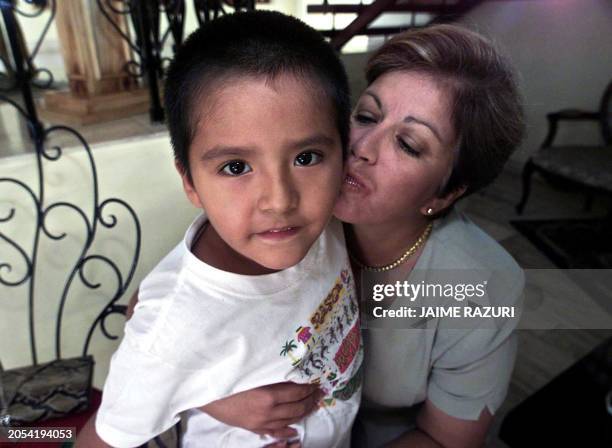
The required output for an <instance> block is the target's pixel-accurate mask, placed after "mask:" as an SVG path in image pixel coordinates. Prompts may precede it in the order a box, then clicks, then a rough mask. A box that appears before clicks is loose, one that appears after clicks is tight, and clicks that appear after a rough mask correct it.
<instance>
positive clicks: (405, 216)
mask: <svg viewBox="0 0 612 448" xmlns="http://www.w3.org/2000/svg"><path fill="white" fill-rule="evenodd" d="M456 140H457V138H456V135H455V131H454V129H453V126H452V125H451V121H450V108H449V95H448V94H447V91H446V89H445V88H444V87H443V86H442V85H441V83H438V82H436V80H435V79H434V78H433V77H431V76H429V75H426V74H422V73H417V72H411V71H397V72H390V73H387V74H385V75H382V76H381V77H379V78H378V79H377V80H376V81H375V82H374V83H372V84H371V85H370V86H369V87H368V88H367V90H366V91H365V92H364V93H363V94H362V95H361V98H360V99H359V102H358V104H357V106H356V107H355V110H354V112H353V117H352V122H351V138H350V155H349V157H348V159H347V161H346V167H345V173H346V177H345V179H344V183H343V185H342V191H341V193H340V197H339V199H338V201H337V203H336V207H335V209H334V214H335V215H336V217H338V218H339V219H341V220H342V221H345V222H349V223H353V224H382V223H391V222H396V221H397V222H414V221H413V220H414V219H415V218H416V219H419V218H421V219H422V218H423V215H424V214H425V213H426V211H427V209H428V208H430V207H431V208H433V210H434V213H435V212H438V211H440V210H441V209H442V208H444V207H445V206H446V205H448V204H447V203H446V202H445V200H444V199H440V198H438V196H437V193H438V192H439V191H440V189H441V188H442V187H443V186H444V185H445V183H446V181H447V180H448V178H449V176H450V173H451V170H452V166H453V161H454V158H455V151H454V148H455V142H456ZM451 202H452V201H451Z"/></svg>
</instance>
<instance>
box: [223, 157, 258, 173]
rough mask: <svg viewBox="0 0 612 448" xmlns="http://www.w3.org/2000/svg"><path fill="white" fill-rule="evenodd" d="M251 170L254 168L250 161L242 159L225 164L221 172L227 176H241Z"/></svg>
mask: <svg viewBox="0 0 612 448" xmlns="http://www.w3.org/2000/svg"><path fill="white" fill-rule="evenodd" d="M250 171H253V170H252V168H251V167H250V166H249V164H248V163H246V162H243V161H242V160H232V161H231V162H228V163H226V164H225V165H223V167H222V168H221V171H220V172H221V173H223V174H225V175H227V176H240V175H242V174H246V173H248V172H250Z"/></svg>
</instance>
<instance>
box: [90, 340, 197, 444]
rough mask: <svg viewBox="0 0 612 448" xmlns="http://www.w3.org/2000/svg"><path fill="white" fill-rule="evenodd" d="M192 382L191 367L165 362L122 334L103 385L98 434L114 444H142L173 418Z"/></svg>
mask: <svg viewBox="0 0 612 448" xmlns="http://www.w3.org/2000/svg"><path fill="white" fill-rule="evenodd" d="M194 384H197V378H196V372H191V371H185V370H180V369H177V368H175V367H174V366H171V365H169V364H166V363H164V362H162V361H161V359H159V358H158V357H156V356H154V355H151V354H149V353H147V352H146V351H144V350H142V349H140V348H138V347H136V346H134V345H133V344H132V343H130V340H129V338H126V339H124V340H123V341H122V343H121V345H120V346H119V349H118V350H117V351H116V352H115V354H114V355H113V357H112V359H111V365H110V370H109V374H108V377H107V379H106V383H105V385H104V391H103V394H102V404H101V405H100V408H99V410H98V415H97V417H96V432H97V433H98V436H99V437H100V438H101V439H102V440H104V441H105V442H106V443H108V444H110V445H112V446H114V447H118V448H122V447H135V446H139V445H142V444H143V443H145V442H147V441H149V440H151V439H152V438H154V437H155V436H156V435H158V434H161V433H162V432H164V431H165V430H167V429H168V428H170V427H172V426H173V425H174V424H175V423H177V422H178V420H179V418H180V417H179V413H180V412H182V411H184V410H185V408H184V406H185V404H186V403H190V402H193V399H192V398H191V397H189V396H188V391H189V390H190V388H192V387H193V386H194ZM204 384H205V383H204ZM201 388H202V383H200V389H201ZM193 390H194V389H191V391H192V392H193ZM179 403H180V404H181V405H182V406H181V405H179ZM204 404H205V403H201V404H200V405H204ZM190 407H195V406H194V405H193V403H192V406H190Z"/></svg>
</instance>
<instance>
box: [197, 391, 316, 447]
mask: <svg viewBox="0 0 612 448" xmlns="http://www.w3.org/2000/svg"><path fill="white" fill-rule="evenodd" d="M321 398H323V393H322V392H321V391H320V390H319V387H318V385H316V384H297V383H289V382H287V383H277V384H271V385H268V386H262V387H258V388H256V389H251V390H247V391H244V392H239V393H237V394H234V395H231V396H229V397H226V398H223V399H221V400H217V401H213V402H212V403H209V404H207V405H206V406H202V407H201V408H199V409H200V410H201V411H203V412H206V413H207V414H208V415H210V416H211V417H213V418H215V419H217V420H219V421H221V422H223V423H225V424H227V425H230V426H238V427H240V428H244V429H247V430H249V431H251V432H254V433H256V434H259V435H269V436H272V437H275V438H277V439H290V438H291V437H295V436H296V435H297V431H296V430H295V429H293V428H290V427H289V425H292V424H294V423H297V422H299V421H300V420H302V419H303V418H304V417H306V416H307V415H308V414H310V413H311V412H312V411H314V410H316V409H317V407H318V406H317V405H318V403H319V400H320V399H321ZM272 446H276V445H274V444H272ZM280 446H291V447H293V446H294V445H291V444H290V445H280ZM298 446H299V445H298Z"/></svg>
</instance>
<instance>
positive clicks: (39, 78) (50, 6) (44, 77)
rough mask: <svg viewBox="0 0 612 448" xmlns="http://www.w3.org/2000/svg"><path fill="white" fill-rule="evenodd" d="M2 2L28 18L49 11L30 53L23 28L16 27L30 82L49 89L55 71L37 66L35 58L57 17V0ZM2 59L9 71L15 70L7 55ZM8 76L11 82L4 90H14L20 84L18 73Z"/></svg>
mask: <svg viewBox="0 0 612 448" xmlns="http://www.w3.org/2000/svg"><path fill="white" fill-rule="evenodd" d="M0 3H1V5H2V8H3V9H6V10H7V11H9V12H10V13H11V14H13V15H15V14H17V15H19V16H21V17H24V18H26V19H33V18H37V17H40V16H42V14H43V13H45V12H47V11H49V18H48V19H47V21H46V22H45V24H44V25H43V28H42V30H41V32H40V34H39V35H38V37H37V39H36V41H35V44H34V46H33V48H32V50H31V51H30V52H29V54H28V51H27V50H26V48H25V39H24V36H23V33H22V31H21V29H20V28H19V27H18V26H16V29H15V33H16V35H15V37H17V39H18V40H19V44H20V46H21V47H22V51H23V53H22V54H24V59H25V62H26V64H27V66H28V69H29V70H28V73H29V75H30V76H29V79H28V82H30V83H31V84H32V85H33V86H34V87H38V88H40V89H48V88H49V87H51V86H52V85H53V83H54V81H55V78H54V77H53V73H51V71H50V70H49V69H47V68H44V67H37V66H36V65H35V64H34V59H35V58H36V56H37V55H38V52H39V50H40V48H41V46H42V44H43V41H44V39H45V36H46V35H47V33H48V32H49V28H50V27H51V24H52V23H53V20H54V19H55V14H56V3H55V0H21V1H19V0H2V1H1V2H0ZM21 3H25V4H26V5H27V6H28V7H29V9H25V8H24V6H25V5H21ZM7 31H8V30H7ZM0 59H2V63H3V65H4V67H5V69H6V70H7V72H10V71H12V70H15V67H13V65H12V64H11V62H10V61H9V59H8V58H7V56H0ZM15 72H16V70H15ZM7 74H8V73H7ZM7 78H9V80H10V83H9V85H7V86H4V87H3V89H2V90H12V89H15V88H16V87H17V86H18V85H19V84H20V82H19V80H18V79H17V73H14V74H12V76H7ZM11 78H12V79H11Z"/></svg>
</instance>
